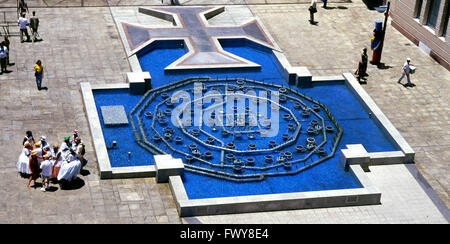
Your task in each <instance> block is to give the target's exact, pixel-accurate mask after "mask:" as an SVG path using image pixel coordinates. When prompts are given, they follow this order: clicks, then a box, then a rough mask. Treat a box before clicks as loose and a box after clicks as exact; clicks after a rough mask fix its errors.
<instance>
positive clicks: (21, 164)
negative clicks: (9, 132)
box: [16, 141, 33, 175]
mask: <svg viewBox="0 0 450 244" xmlns="http://www.w3.org/2000/svg"><path fill="white" fill-rule="evenodd" d="M32 150H33V146H31V143H30V142H29V141H25V143H24V144H23V149H22V152H21V153H20V156H19V159H18V160H17V165H16V166H17V170H18V171H19V173H20V174H22V175H29V174H31V171H30V166H29V161H30V154H31V151H32Z"/></svg>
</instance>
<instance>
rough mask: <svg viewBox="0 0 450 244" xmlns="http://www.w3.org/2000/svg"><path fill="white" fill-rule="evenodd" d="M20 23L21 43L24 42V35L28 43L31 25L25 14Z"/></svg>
mask: <svg viewBox="0 0 450 244" xmlns="http://www.w3.org/2000/svg"><path fill="white" fill-rule="evenodd" d="M18 22H19V29H20V42H23V35H25V36H26V37H27V42H29V41H30V35H28V30H27V26H28V25H30V24H29V23H28V20H27V18H25V14H22V15H21V17H20V18H19V20H18Z"/></svg>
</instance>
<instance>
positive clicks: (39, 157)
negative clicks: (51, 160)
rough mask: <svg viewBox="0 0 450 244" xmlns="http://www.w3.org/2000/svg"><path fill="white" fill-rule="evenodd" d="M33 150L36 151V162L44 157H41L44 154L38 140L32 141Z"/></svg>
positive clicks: (39, 161)
mask: <svg viewBox="0 0 450 244" xmlns="http://www.w3.org/2000/svg"><path fill="white" fill-rule="evenodd" d="M34 150H35V151H36V152H37V159H38V163H41V162H42V161H44V159H43V158H42V156H43V155H44V150H42V147H41V142H39V141H38V142H36V143H34Z"/></svg>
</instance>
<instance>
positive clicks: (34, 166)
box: [27, 150, 41, 188]
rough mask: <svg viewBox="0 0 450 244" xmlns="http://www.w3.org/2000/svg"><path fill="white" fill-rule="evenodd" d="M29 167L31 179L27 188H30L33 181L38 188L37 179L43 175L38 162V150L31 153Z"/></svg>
mask: <svg viewBox="0 0 450 244" xmlns="http://www.w3.org/2000/svg"><path fill="white" fill-rule="evenodd" d="M28 166H29V167H30V178H29V179H28V185H27V187H28V188H30V184H31V181H34V187H36V179H37V178H39V175H40V174H41V169H40V167H39V162H38V152H37V151H36V150H33V151H31V155H30V159H29V161H28Z"/></svg>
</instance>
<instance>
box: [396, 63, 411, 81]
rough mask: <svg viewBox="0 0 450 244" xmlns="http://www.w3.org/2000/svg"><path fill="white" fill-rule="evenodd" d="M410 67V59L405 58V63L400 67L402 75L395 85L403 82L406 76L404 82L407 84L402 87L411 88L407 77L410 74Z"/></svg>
mask: <svg viewBox="0 0 450 244" xmlns="http://www.w3.org/2000/svg"><path fill="white" fill-rule="evenodd" d="M411 67H412V64H411V59H410V58H407V59H406V62H405V63H404V64H403V67H402V75H401V76H400V79H398V81H397V83H399V84H401V83H400V82H401V81H402V80H403V78H404V77H405V75H406V80H407V81H408V83H407V84H406V85H404V86H412V83H411V79H410V77H409V75H410V73H411Z"/></svg>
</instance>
